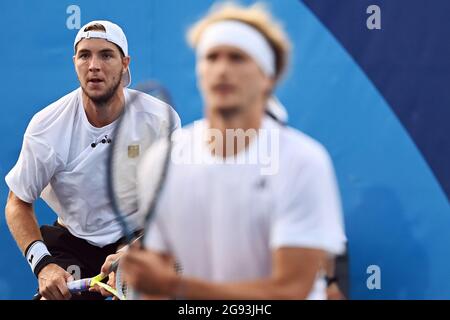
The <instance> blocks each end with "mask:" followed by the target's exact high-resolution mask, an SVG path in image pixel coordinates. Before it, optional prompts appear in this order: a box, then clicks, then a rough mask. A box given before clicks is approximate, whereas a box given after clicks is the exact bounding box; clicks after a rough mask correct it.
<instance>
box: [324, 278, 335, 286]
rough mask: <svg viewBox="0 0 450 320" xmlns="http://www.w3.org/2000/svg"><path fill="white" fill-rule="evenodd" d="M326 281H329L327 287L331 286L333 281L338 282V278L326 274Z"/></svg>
mask: <svg viewBox="0 0 450 320" xmlns="http://www.w3.org/2000/svg"><path fill="white" fill-rule="evenodd" d="M325 281H326V282H327V287H329V286H331V285H332V284H333V283H335V282H336V283H337V281H338V278H337V277H336V276H334V277H328V276H325Z"/></svg>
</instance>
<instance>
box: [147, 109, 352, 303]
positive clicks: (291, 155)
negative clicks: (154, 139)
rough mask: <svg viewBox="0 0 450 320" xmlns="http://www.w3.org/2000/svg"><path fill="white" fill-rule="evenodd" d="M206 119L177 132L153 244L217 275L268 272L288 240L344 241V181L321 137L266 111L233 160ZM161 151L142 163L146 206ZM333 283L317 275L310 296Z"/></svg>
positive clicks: (201, 274)
mask: <svg viewBox="0 0 450 320" xmlns="http://www.w3.org/2000/svg"><path fill="white" fill-rule="evenodd" d="M207 127H208V125H207V123H206V121H205V120H202V121H198V122H196V123H194V124H193V125H191V126H189V127H188V128H187V129H183V130H180V131H181V132H177V134H176V139H175V140H176V141H175V142H174V147H173V151H172V162H171V164H170V167H169V171H168V175H167V180H166V181H165V184H164V188H163V191H162V193H161V195H160V198H159V200H158V205H157V208H156V211H155V215H154V217H153V219H151V220H150V221H151V222H150V226H149V227H148V232H147V234H146V238H145V245H146V246H147V247H148V248H151V249H153V250H156V251H159V252H164V253H169V254H171V255H173V256H174V257H175V258H176V259H177V260H178V262H179V263H180V265H181V268H182V270H183V274H185V275H188V276H192V277H197V278H200V279H204V280H210V281H214V282H236V281H248V280H252V279H258V278H263V277H268V276H269V275H270V274H271V271H272V270H271V266H272V261H271V260H272V253H273V251H274V250H276V249H277V248H281V247H300V248H316V249H322V250H325V251H326V252H329V253H330V254H341V253H342V252H343V251H344V247H345V242H346V237H345V234H344V227H343V219H342V212H341V203H340V197H339V191H338V187H337V183H336V179H335V174H334V170H333V166H332V162H331V160H330V157H329V155H328V153H327V152H326V150H325V149H324V147H322V145H320V144H319V143H318V142H316V141H315V140H313V139H312V138H310V137H308V136H306V135H305V134H303V133H301V132H299V131H297V130H295V129H292V128H289V127H283V126H280V125H278V124H277V123H276V122H275V121H273V120H272V119H270V118H269V117H266V118H265V119H264V121H263V125H262V129H263V130H261V131H260V133H259V135H258V137H257V139H256V140H254V141H252V142H251V143H250V145H249V146H248V148H247V149H246V150H245V151H243V152H240V153H239V154H238V156H237V157H236V159H234V160H231V159H228V163H227V161H224V160H223V159H222V158H220V159H219V158H216V157H214V156H212V155H211V152H210V149H209V148H208V147H207V146H206V143H204V140H203V139H202V137H203V136H204V132H205V129H206V128H207ZM164 147H165V146H164V144H163V143H160V145H159V146H158V147H157V148H164ZM160 155H161V150H158V151H155V150H154V149H152V150H150V151H149V152H147V154H146V155H144V157H143V159H142V162H141V164H140V165H139V168H138V196H139V200H140V202H141V203H140V207H141V208H145V207H146V205H147V203H148V201H149V200H148V199H149V197H151V192H149V190H152V186H151V184H152V181H154V180H152V179H151V176H152V173H154V171H155V170H154V168H155V163H157V162H158V161H160V160H158V159H160ZM255 159H256V161H255ZM230 160H231V161H230ZM205 163H208V164H207V165H204V164H205ZM325 287H326V285H325V282H324V279H323V278H322V275H318V277H317V281H316V282H315V284H314V287H313V290H312V292H311V293H310V295H309V298H310V299H324V298H325Z"/></svg>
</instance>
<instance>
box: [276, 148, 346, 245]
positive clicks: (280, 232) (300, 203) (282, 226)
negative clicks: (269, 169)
mask: <svg viewBox="0 0 450 320" xmlns="http://www.w3.org/2000/svg"><path fill="white" fill-rule="evenodd" d="M291 163H292V165H291V166H290V168H289V175H286V179H285V180H286V181H285V184H284V185H283V188H281V190H280V194H279V197H280V198H279V199H280V201H279V202H278V205H277V206H276V208H277V209H276V212H275V215H274V221H273V225H272V228H271V247H272V248H279V247H283V246H295V247H305V248H314V249H322V250H324V251H326V252H328V253H330V254H341V253H342V252H343V251H344V250H345V249H344V248H345V242H346V237H345V233H344V226H343V217H342V209H341V203H340V197H339V190H338V187H337V182H336V178H335V174H334V169H333V166H332V163H331V160H330V158H329V156H328V154H327V153H326V151H325V150H324V149H322V148H318V149H317V150H314V152H313V154H312V155H310V156H308V159H306V160H305V159H303V161H299V162H298V163H297V162H295V161H292V162H291Z"/></svg>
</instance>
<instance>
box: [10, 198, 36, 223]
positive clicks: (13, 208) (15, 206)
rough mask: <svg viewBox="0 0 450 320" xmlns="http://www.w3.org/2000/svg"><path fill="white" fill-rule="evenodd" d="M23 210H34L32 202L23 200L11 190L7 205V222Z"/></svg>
mask: <svg viewBox="0 0 450 320" xmlns="http://www.w3.org/2000/svg"><path fill="white" fill-rule="evenodd" d="M22 210H26V211H28V210H32V204H30V203H27V202H24V201H22V200H21V199H19V198H18V197H17V196H16V195H15V194H14V193H13V192H12V191H10V192H9V194H8V200H7V201H6V205H5V218H6V222H10V221H12V219H14V217H15V216H16V215H17V214H18V213H19V212H21V211H22Z"/></svg>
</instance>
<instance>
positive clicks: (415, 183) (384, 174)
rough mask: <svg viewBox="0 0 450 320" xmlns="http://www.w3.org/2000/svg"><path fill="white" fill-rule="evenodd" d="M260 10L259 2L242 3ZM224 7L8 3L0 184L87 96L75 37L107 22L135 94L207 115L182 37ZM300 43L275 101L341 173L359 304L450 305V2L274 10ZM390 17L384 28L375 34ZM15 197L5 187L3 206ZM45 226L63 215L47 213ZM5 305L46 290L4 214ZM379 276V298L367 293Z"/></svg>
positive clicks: (0, 189) (278, 4)
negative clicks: (39, 136)
mask: <svg viewBox="0 0 450 320" xmlns="http://www.w3.org/2000/svg"><path fill="white" fill-rule="evenodd" d="M241 2H242V3H253V1H241ZM211 3H213V2H212V1H203V0H202V1H200V0H195V1H189V2H187V1H186V2H182V1H176V0H166V1H164V2H162V1H156V0H150V1H149V0H134V1H128V2H127V3H125V4H124V3H123V2H121V1H95V2H92V1H86V0H79V1H77V2H76V3H74V2H70V1H63V0H61V1H51V0H41V1H39V2H36V1H24V0H18V1H15V2H1V3H0V30H1V31H0V32H1V33H2V40H3V41H2V42H1V46H2V50H0V61H2V62H3V65H2V69H3V76H2V77H1V79H0V93H1V97H2V103H1V104H2V106H1V108H0V146H1V148H2V152H1V156H0V175H1V176H2V177H4V176H5V175H6V174H7V172H8V171H9V170H10V169H11V167H12V166H13V165H14V163H15V161H16V160H17V157H18V154H19V151H20V147H21V142H22V136H23V133H24V131H25V128H26V126H27V124H28V122H29V120H30V119H31V117H32V116H33V114H34V113H36V112H37V111H38V110H40V109H42V108H43V107H45V106H46V105H48V104H49V103H51V102H52V101H54V100H56V99H57V98H59V97H60V96H62V95H64V94H66V93H67V92H69V91H71V90H73V89H74V88H76V87H77V86H78V83H77V79H76V75H75V72H74V68H73V65H72V59H71V57H72V54H73V52H72V43H73V39H74V37H75V35H76V32H77V30H69V29H67V27H66V19H67V18H68V17H69V14H67V13H66V9H67V7H68V6H69V5H72V4H76V5H78V6H79V7H80V9H81V22H82V24H84V23H86V22H88V21H90V20H94V19H108V20H112V21H115V22H116V23H118V24H119V25H121V26H122V27H123V29H124V30H125V33H126V34H127V37H128V42H129V47H130V50H129V51H130V55H131V56H132V65H131V70H132V76H133V84H134V85H136V84H137V83H139V82H141V81H143V80H145V79H149V78H155V79H158V80H159V81H161V82H162V83H163V84H165V85H166V86H167V87H168V88H169V90H170V91H171V93H172V95H173V98H174V104H175V105H176V107H177V110H178V111H179V113H180V116H181V118H182V121H183V124H187V123H189V122H191V121H193V120H195V119H197V118H199V117H200V116H201V113H202V110H201V105H202V103H201V99H200V96H199V93H198V91H197V88H196V80H195V73H194V72H193V70H194V62H195V59H194V55H193V53H192V52H191V51H190V49H189V48H188V46H187V45H186V42H185V39H184V32H185V31H186V30H187V28H188V27H189V25H190V24H191V23H193V22H194V21H195V20H196V19H197V18H199V17H200V16H201V15H203V14H204V13H205V12H206V10H207V9H208V7H209V6H210V4H211ZM266 3H267V4H268V6H269V8H270V9H271V10H272V11H273V13H274V14H275V15H276V16H277V17H279V18H280V19H281V20H282V21H283V23H284V25H285V28H286V30H287V31H288V33H289V35H290V37H291V39H292V42H293V44H294V55H293V58H292V62H291V70H290V72H289V74H288V75H287V77H286V78H285V80H284V81H283V82H282V83H281V84H280V86H279V87H278V90H277V94H278V96H279V98H280V99H281V101H282V102H283V103H284V104H285V105H286V107H287V108H288V111H289V113H290V124H291V125H292V126H294V127H296V128H299V129H301V130H303V131H304V132H306V133H308V134H310V135H312V136H313V137H315V138H316V139H318V140H319V141H321V142H322V143H323V144H324V145H325V146H326V147H327V148H328V150H329V152H330V154H331V156H332V158H333V160H334V164H335V167H336V172H337V176H338V180H339V185H340V188H341V193H342V199H343V206H344V211H345V224H346V231H347V235H348V238H349V254H350V281H351V289H350V293H351V298H354V299H379V298H386V299H399V298H400V299H423V298H428V299H441V298H446V299H448V298H450V254H449V253H450V252H449V251H450V250H449V249H448V244H449V243H450V232H448V231H449V230H450V206H449V201H448V195H449V190H450V176H449V171H450V170H449V159H450V138H449V136H450V135H449V129H448V126H447V123H448V120H449V118H450V117H449V116H450V111H449V108H448V106H449V103H450V90H448V89H447V86H448V84H449V83H450V79H449V78H450V65H449V62H450V42H449V41H448V39H450V28H449V23H450V22H449V20H448V19H445V18H446V16H445V14H446V13H447V12H450V3H449V2H448V1H445V0H442V1H438V0H435V1H433V2H432V3H431V2H427V1H424V0H409V1H406V0H398V1H365V0H341V1H337V0H305V1H297V0H281V1H275V0H273V1H266ZM370 4H377V5H379V6H380V8H381V12H382V16H381V19H382V20H381V21H382V29H381V30H368V29H367V28H366V19H367V17H368V14H366V8H367V7H368V6H369V5H370ZM7 192H8V190H7V186H6V184H5V183H4V182H2V183H0V199H2V200H1V202H2V203H4V201H5V200H6V197H7ZM35 209H36V211H37V215H38V219H39V222H40V223H51V222H52V221H53V220H54V219H55V216H54V214H53V213H52V212H51V211H50V210H49V209H48V208H47V207H46V206H45V204H43V203H42V202H41V201H39V202H38V203H37V204H36V207H35ZM0 250H1V253H0V299H29V298H30V297H31V296H32V294H33V293H34V290H35V286H36V281H35V278H34V276H33V275H32V273H31V272H30V270H29V267H28V265H27V264H26V262H25V260H24V259H23V257H22V256H21V254H20V252H19V250H18V249H17V247H16V245H15V243H14V241H13V239H12V237H11V236H10V234H9V231H8V228H7V226H6V222H5V218H4V215H3V214H2V215H0ZM369 265H378V266H380V268H381V286H382V287H381V290H369V289H368V288H367V286H366V280H367V278H368V276H369V275H368V274H367V273H366V270H367V267H368V266H369Z"/></svg>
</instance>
